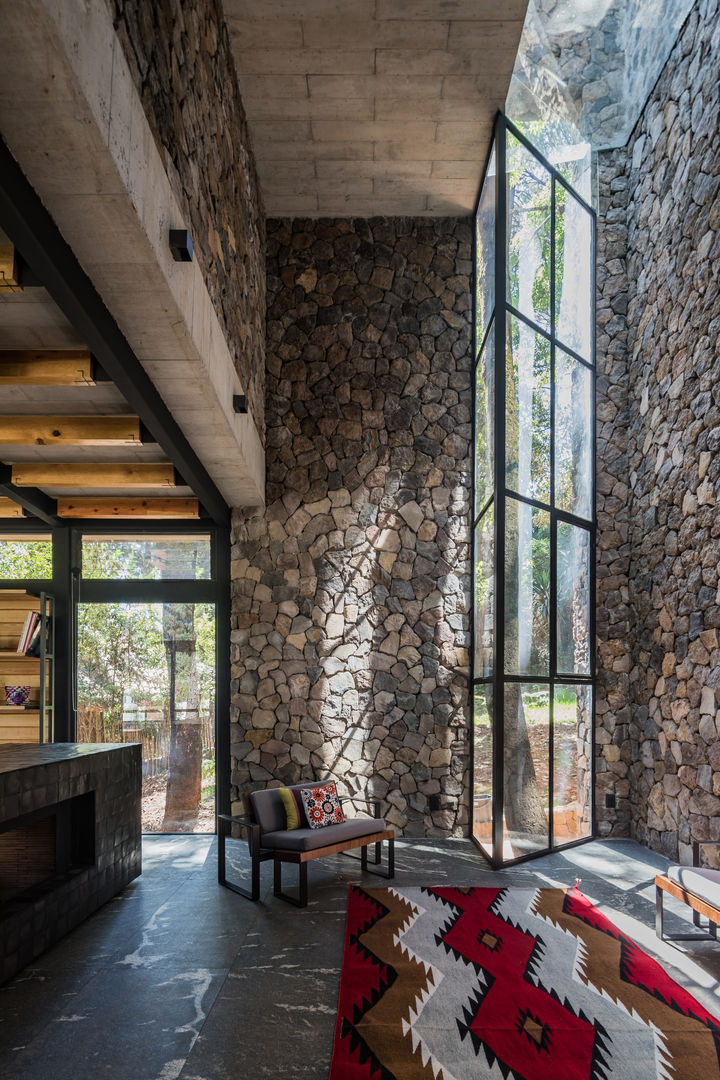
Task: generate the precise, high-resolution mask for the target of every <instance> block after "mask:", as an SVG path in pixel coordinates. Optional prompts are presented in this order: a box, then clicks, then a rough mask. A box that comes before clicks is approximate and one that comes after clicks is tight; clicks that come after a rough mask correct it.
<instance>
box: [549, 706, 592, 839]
mask: <svg viewBox="0 0 720 1080" xmlns="http://www.w3.org/2000/svg"><path fill="white" fill-rule="evenodd" d="M591 760H592V688H591V687H589V686H556V687H555V692H554V701H553V789H554V790H553V843H554V844H555V845H558V844H566V843H569V842H570V841H571V840H579V839H580V838H581V837H583V836H589V835H590V833H591V831H592V803H591V792H590V779H591Z"/></svg>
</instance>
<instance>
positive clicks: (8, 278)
mask: <svg viewBox="0 0 720 1080" xmlns="http://www.w3.org/2000/svg"><path fill="white" fill-rule="evenodd" d="M22 291H23V288H22V285H21V284H20V272H19V270H18V259H17V252H16V250H15V245H14V244H0V293H16V292H22Z"/></svg>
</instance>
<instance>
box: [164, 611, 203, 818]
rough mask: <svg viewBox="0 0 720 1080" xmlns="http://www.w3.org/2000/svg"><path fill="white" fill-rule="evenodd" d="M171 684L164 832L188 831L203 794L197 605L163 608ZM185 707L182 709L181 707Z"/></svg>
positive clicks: (166, 653) (166, 652)
mask: <svg viewBox="0 0 720 1080" xmlns="http://www.w3.org/2000/svg"><path fill="white" fill-rule="evenodd" d="M163 638H164V641H165V655H166V657H167V662H168V673H169V677H170V679H169V681H170V760H169V775H168V785H167V795H166V798H165V816H164V819H163V826H162V831H163V832H176V831H182V832H185V831H187V826H188V825H189V824H191V823H192V822H193V820H194V819H195V818H196V816H197V811H198V806H199V803H200V798H201V794H202V732H201V727H200V710H199V705H200V701H199V697H200V688H199V681H198V670H197V650H196V641H195V611H194V607H193V605H192V604H164V605H163ZM183 701H184V705H183V706H182V707H181V708H180V709H179V708H178V702H183Z"/></svg>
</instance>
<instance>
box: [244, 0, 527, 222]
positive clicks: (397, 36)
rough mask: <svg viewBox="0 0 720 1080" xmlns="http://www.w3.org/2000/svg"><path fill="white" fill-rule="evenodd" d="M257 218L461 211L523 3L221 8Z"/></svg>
mask: <svg viewBox="0 0 720 1080" xmlns="http://www.w3.org/2000/svg"><path fill="white" fill-rule="evenodd" d="M223 7H224V10H225V14H226V18H227V22H228V28H229V31H230V35H231V41H232V46H233V52H234V55H235V62H236V66H237V70H238V77H239V81H240V90H241V93H242V97H243V102H244V104H245V109H246V113H247V117H248V123H249V126H250V132H251V135H252V139H253V147H254V150H255V157H256V161H257V167H258V173H259V176H260V185H261V189H262V193H263V198H264V201H265V208H266V211H267V213H268V215H269V216H275V217H285V216H287V217H294V216H299V217H324V216H330V217H334V216H341V217H353V216H357V217H371V216H374V215H384V214H387V215H430V216H434V215H461V214H467V213H469V212H470V211H471V210H472V208H473V206H474V204H475V199H476V197H477V192H478V188H479V186H480V178H481V172H482V168H483V165H484V161H485V157H486V154H487V150H488V145H489V140H490V133H491V128H492V121H493V118H494V115H495V113H496V111H497V110H498V109H501V108H503V105H504V102H505V98H506V96H507V90H508V86H509V83H510V76H511V74H512V70H513V64H514V61H515V56H516V53H517V48H518V44H519V41H520V33H521V31H522V25H523V21H524V18H525V11H526V8H527V0H502V2H501V0H353V3H349V2H348V0H263V2H262V3H261V4H258V3H256V2H254V0H224V3H223Z"/></svg>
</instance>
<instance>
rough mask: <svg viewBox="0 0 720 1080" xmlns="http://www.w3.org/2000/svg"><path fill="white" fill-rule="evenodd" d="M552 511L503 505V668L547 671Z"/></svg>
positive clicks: (520, 672) (512, 503) (519, 671)
mask: <svg viewBox="0 0 720 1080" xmlns="http://www.w3.org/2000/svg"><path fill="white" fill-rule="evenodd" d="M549 646H550V514H549V513H548V512H547V511H546V510H537V509H535V508H534V507H532V506H527V505H526V504H525V503H521V502H518V501H517V499H510V498H509V499H507V501H506V504H505V671H506V672H507V673H508V674H509V675H549V674H550V647H549Z"/></svg>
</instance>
